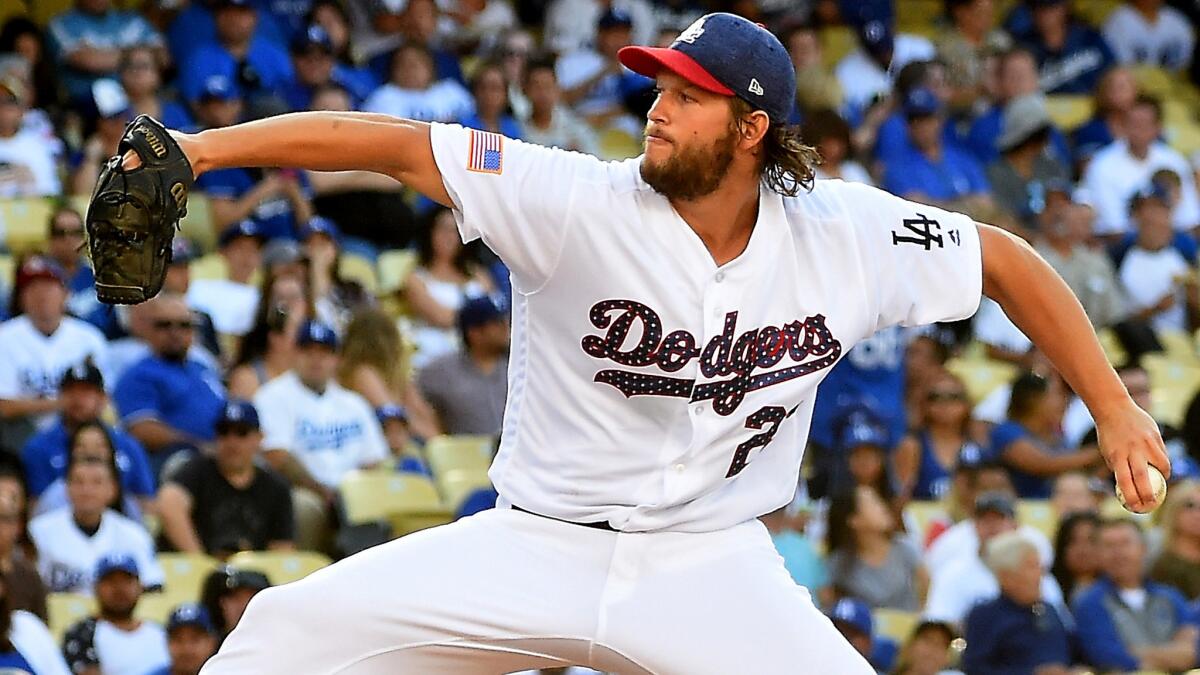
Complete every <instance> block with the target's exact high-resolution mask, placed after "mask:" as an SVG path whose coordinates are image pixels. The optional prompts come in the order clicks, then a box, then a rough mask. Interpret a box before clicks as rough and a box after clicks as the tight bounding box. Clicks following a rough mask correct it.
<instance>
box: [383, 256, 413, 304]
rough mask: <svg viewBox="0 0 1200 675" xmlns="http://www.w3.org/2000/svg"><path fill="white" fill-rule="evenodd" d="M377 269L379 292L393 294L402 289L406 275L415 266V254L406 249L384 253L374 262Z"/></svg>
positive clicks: (406, 278)
mask: <svg viewBox="0 0 1200 675" xmlns="http://www.w3.org/2000/svg"><path fill="white" fill-rule="evenodd" d="M376 265H377V266H378V267H379V292H380V293H395V292H396V291H399V290H401V289H403V288H404V283H405V282H406V281H407V280H408V275H409V274H411V273H412V271H413V269H415V268H416V266H417V252H416V251H410V250H407V249H401V250H395V251H384V252H383V253H380V254H379V260H378V261H377V262H376Z"/></svg>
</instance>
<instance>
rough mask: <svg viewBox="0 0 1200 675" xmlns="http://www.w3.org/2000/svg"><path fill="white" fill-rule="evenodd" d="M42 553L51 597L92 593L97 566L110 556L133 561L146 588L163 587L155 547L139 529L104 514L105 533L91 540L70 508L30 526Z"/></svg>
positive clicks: (40, 561) (112, 514)
mask: <svg viewBox="0 0 1200 675" xmlns="http://www.w3.org/2000/svg"><path fill="white" fill-rule="evenodd" d="M29 536H30V538H31V539H33V543H34V545H35V546H37V550H38V571H39V572H40V573H41V575H42V580H43V581H45V582H46V587H47V589H48V590H50V591H51V592H72V593H90V592H91V589H92V582H93V581H94V573H95V571H96V563H97V562H99V561H100V559H101V558H103V557H104V556H106V555H111V554H120V555H129V556H133V559H134V560H136V561H137V566H138V576H139V577H140V578H141V580H142V585H144V586H147V587H149V586H161V585H162V583H163V571H162V567H160V566H159V564H158V560H157V559H156V558H155V557H154V541H153V540H152V539H151V538H150V534H149V533H147V532H146V528H144V527H142V526H141V524H140V523H137V522H134V521H132V520H130V519H129V518H126V517H125V516H123V515H121V514H119V513H117V512H116V511H112V510H109V511H105V512H104V515H103V516H102V517H101V518H100V529H99V530H97V531H96V534H95V535H93V536H91V537H89V536H87V535H86V534H84V532H83V531H82V530H80V529H79V527H78V526H77V525H76V524H75V519H74V517H73V516H72V514H71V508H70V507H69V506H68V507H65V508H61V509H58V510H56V511H51V512H50V513H47V514H45V515H42V516H37V517H36V518H34V519H33V520H31V521H29Z"/></svg>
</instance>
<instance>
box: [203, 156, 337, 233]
mask: <svg viewBox="0 0 1200 675" xmlns="http://www.w3.org/2000/svg"><path fill="white" fill-rule="evenodd" d="M261 175H262V174H261V173H259V172H258V171H251V170H249V169H217V170H216V171H209V172H208V173H205V174H204V175H202V176H200V177H199V178H197V179H196V186H197V187H198V188H199V189H200V190H202V191H204V193H205V194H207V195H208V196H209V197H210V198H212V199H241V197H242V195H244V194H246V193H247V192H249V191H251V190H253V189H254V186H255V185H258V183H259V181H260V180H262V178H261ZM296 179H297V180H298V181H299V182H300V192H301V193H302V194H304V196H305V197H306V198H308V199H312V197H313V192H312V186H311V185H310V184H309V182H308V177H307V176H306V175H305V174H304V172H299V173H298V174H297V175H296ZM250 217H251V218H252V219H253V220H254V222H255V223H257V224H258V227H259V229H260V231H261V232H262V235H263V236H264V237H266V238H267V239H275V238H278V237H286V238H288V239H295V238H296V233H297V223H296V214H295V212H293V211H292V203H291V202H290V201H288V200H287V198H286V197H282V196H277V197H272V198H271V199H268V200H265V201H263V202H261V203H259V205H258V206H256V207H255V208H254V211H252V212H251V213H250Z"/></svg>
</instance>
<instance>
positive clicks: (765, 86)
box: [617, 12, 796, 124]
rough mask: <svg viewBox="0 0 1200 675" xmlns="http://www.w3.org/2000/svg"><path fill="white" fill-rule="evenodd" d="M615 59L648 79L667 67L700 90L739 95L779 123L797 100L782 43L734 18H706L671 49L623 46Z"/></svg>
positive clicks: (792, 70)
mask: <svg viewBox="0 0 1200 675" xmlns="http://www.w3.org/2000/svg"><path fill="white" fill-rule="evenodd" d="M617 58H619V59H620V60H621V63H622V64H623V65H624V66H625V67H626V68H628V69H630V70H632V71H633V72H635V73H638V74H641V75H645V76H646V77H651V78H653V77H655V76H657V75H658V73H659V71H661V70H662V69H663V68H666V69H667V70H669V71H671V72H673V73H675V74H677V75H679V76H680V77H683V78H684V79H686V80H687V81H688V82H691V83H692V84H694V85H696V86H697V87H700V88H701V89H704V90H706V91H711V92H713V93H715V94H721V95H722V96H736V97H738V98H740V99H742V100H743V101H745V102H747V103H749V104H750V105H752V106H754V107H755V108H757V109H759V110H762V111H763V112H765V113H767V116H768V117H769V118H770V119H771V121H772V122H774V123H776V124H783V123H785V122H786V121H787V119H788V116H789V115H790V114H791V112H792V103H793V101H794V100H795V98H796V69H795V67H794V66H793V65H792V59H791V57H789V56H788V52H787V50H786V49H784V47H783V44H782V43H780V42H779V38H777V37H775V36H774V35H773V34H771V32H770V31H769V30H767V29H766V28H763V27H762V26H761V25H760V24H757V23H754V22H753V21H750V20H748V19H744V18H742V17H740V16H737V15H734V14H727V13H725V12H716V13H714V14H706V15H705V16H702V17H700V18H699V19H697V20H696V22H695V23H693V24H692V25H691V26H688V28H687V29H686V30H684V31H683V32H682V33H680V34H679V37H677V38H675V41H674V42H672V43H671V46H670V47H622V48H621V51H620V52H618V53H617Z"/></svg>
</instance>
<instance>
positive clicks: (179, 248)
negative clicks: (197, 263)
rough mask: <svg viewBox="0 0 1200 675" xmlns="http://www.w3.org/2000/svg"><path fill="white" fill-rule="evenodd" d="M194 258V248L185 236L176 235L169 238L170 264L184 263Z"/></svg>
mask: <svg viewBox="0 0 1200 675" xmlns="http://www.w3.org/2000/svg"><path fill="white" fill-rule="evenodd" d="M195 259H196V249H195V248H194V247H193V246H192V242H191V241H189V240H188V238H187V237H181V236H176V237H175V238H174V239H173V240H171V263H170V264H172V265H186V264H188V263H190V262H192V261H193V260H195Z"/></svg>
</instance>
